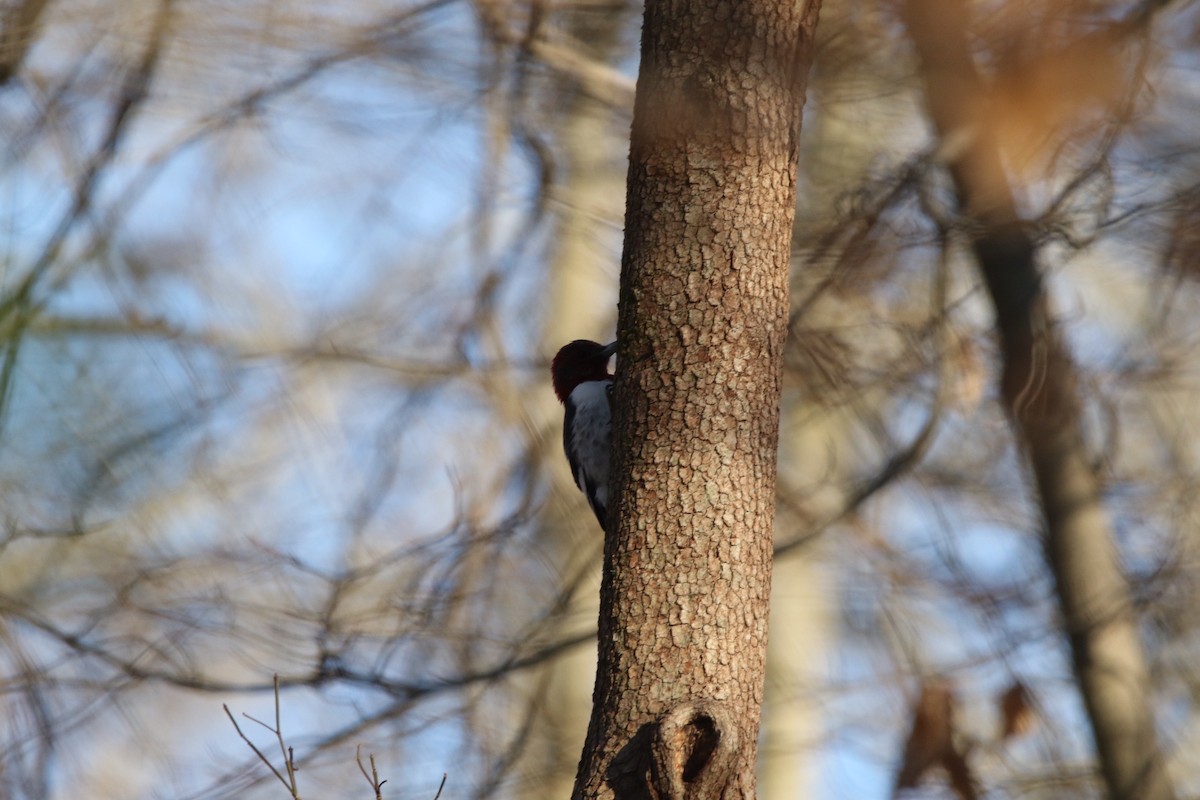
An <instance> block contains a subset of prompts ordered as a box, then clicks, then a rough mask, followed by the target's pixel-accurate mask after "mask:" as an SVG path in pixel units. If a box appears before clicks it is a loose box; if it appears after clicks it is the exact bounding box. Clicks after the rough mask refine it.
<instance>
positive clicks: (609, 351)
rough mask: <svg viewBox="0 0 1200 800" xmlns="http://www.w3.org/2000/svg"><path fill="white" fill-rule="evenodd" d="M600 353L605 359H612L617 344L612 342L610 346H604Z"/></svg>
mask: <svg viewBox="0 0 1200 800" xmlns="http://www.w3.org/2000/svg"><path fill="white" fill-rule="evenodd" d="M601 352H603V353H604V357H605V358H612V356H613V354H615V353H616V352H617V343H616V342H613V343H612V344H606V345H604V350H602V351H601Z"/></svg>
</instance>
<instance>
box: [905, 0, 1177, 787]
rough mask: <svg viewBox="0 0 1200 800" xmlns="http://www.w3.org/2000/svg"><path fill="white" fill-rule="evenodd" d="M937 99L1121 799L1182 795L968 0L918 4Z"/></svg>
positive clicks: (1011, 402)
mask: <svg viewBox="0 0 1200 800" xmlns="http://www.w3.org/2000/svg"><path fill="white" fill-rule="evenodd" d="M906 15H907V18H908V25H909V29H910V32H911V34H912V37H913V41H914V43H915V44H916V48H917V53H918V56H919V57H920V60H921V64H922V69H923V74H924V79H925V84H926V94H927V97H928V102H929V106H930V111H931V114H932V117H933V121H934V125H935V126H936V128H937V130H938V133H939V135H940V136H941V138H942V140H943V142H946V145H945V146H944V147H943V149H944V150H946V151H947V154H948V155H947V157H948V158H949V159H950V162H949V167H950V172H951V175H952V177H953V180H954V185H955V188H956V190H957V194H958V200H959V206H960V208H961V209H962V211H963V213H964V214H965V215H967V216H968V217H969V218H970V220H971V221H972V222H973V223H974V224H975V230H974V232H973V241H972V247H973V249H974V252H975V257H976V260H977V261H978V263H979V268H980V271H981V272H982V273H983V277H984V281H985V283H986V285H987V290H988V293H989V295H990V296H991V299H992V303H993V305H994V306H995V309H996V327H997V329H998V331H999V334H1000V345H1001V351H1002V354H1003V359H1004V365H1003V366H1004V369H1003V377H1002V386H1001V395H1002V397H1003V400H1004V402H1005V404H1006V405H1007V407H1008V410H1009V412H1010V414H1011V417H1012V419H1013V422H1014V424H1015V427H1016V431H1017V434H1018V437H1019V439H1020V441H1021V445H1022V447H1023V449H1024V451H1025V453H1026V455H1027V457H1028V459H1029V464H1030V466H1031V468H1032V470H1033V475H1034V479H1035V483H1036V486H1037V491H1038V497H1039V499H1040V502H1041V510H1042V517H1043V521H1044V525H1045V531H1044V536H1045V557H1046V562H1047V564H1048V565H1049V567H1050V569H1051V571H1052V572H1053V574H1054V578H1055V585H1056V588H1057V591H1058V599H1059V606H1060V608H1061V613H1062V618H1063V625H1064V626H1065V628H1066V632H1067V635H1068V640H1069V642H1070V647H1071V653H1072V657H1073V661H1074V668H1075V673H1076V677H1077V678H1078V681H1079V685H1080V689H1081V691H1082V693H1083V699H1084V703H1085V705H1086V707H1087V711H1088V715H1089V717H1090V719H1091V723H1092V732H1093V735H1094V738H1095V742H1096V750H1097V753H1098V755H1099V761H1100V768H1101V772H1102V773H1103V776H1104V780H1105V783H1106V784H1107V786H1108V793H1109V796H1110V797H1112V798H1138V800H1160V799H1162V798H1170V797H1173V791H1172V788H1171V783H1170V780H1169V779H1168V776H1167V774H1166V770H1165V767H1164V765H1163V759H1162V755H1161V753H1160V752H1159V748H1158V744H1157V742H1156V736H1155V731H1154V719H1153V715H1152V714H1151V710H1150V709H1151V707H1152V705H1151V701H1152V698H1151V694H1150V681H1149V676H1148V673H1147V670H1146V664H1145V660H1144V658H1143V655H1142V648H1141V643H1140V640H1139V637H1138V631H1137V622H1136V617H1135V615H1134V610H1133V607H1132V604H1131V599H1130V593H1129V587H1128V585H1127V582H1126V580H1125V578H1124V576H1123V575H1122V573H1121V570H1120V566H1119V562H1118V556H1117V552H1116V548H1115V546H1114V543H1113V537H1112V530H1111V524H1110V522H1109V519H1108V515H1107V514H1106V512H1105V510H1104V507H1103V505H1102V503H1101V486H1100V482H1099V479H1098V478H1097V476H1096V474H1095V472H1094V471H1093V469H1092V467H1091V465H1090V463H1089V459H1088V457H1087V453H1086V451H1085V447H1084V441H1083V434H1082V429H1081V427H1080V418H1081V406H1080V400H1079V394H1078V388H1077V385H1076V384H1077V380H1076V375H1075V372H1076V370H1075V366H1074V364H1073V363H1072V359H1071V356H1070V353H1069V352H1068V350H1067V346H1066V343H1065V341H1064V340H1063V338H1062V336H1061V334H1060V333H1059V331H1058V330H1057V328H1056V327H1055V324H1054V321H1053V319H1052V315H1051V310H1050V309H1051V304H1050V301H1049V299H1048V297H1047V293H1046V290H1045V288H1044V286H1043V284H1042V280H1041V276H1040V274H1039V272H1038V269H1037V265H1036V263H1035V255H1036V248H1035V243H1034V241H1033V239H1032V237H1031V235H1030V233H1029V231H1028V229H1027V228H1026V226H1024V225H1023V224H1022V222H1021V220H1020V219H1019V217H1018V216H1017V212H1016V206H1015V203H1014V201H1013V194H1012V189H1011V187H1010V185H1009V182H1008V177H1007V175H1006V173H1005V170H1004V167H1003V164H1002V162H1001V159H1000V151H999V147H998V145H997V142H996V141H995V139H994V137H993V136H991V135H990V132H989V131H988V130H987V129H986V126H985V125H982V124H980V122H981V118H980V116H979V115H978V114H977V109H979V108H980V107H981V105H982V102H983V98H984V94H983V91H982V86H981V82H980V79H979V77H978V73H977V72H976V69H975V64H974V62H973V60H972V58H971V55H970V52H969V50H968V47H967V38H966V23H967V19H966V10H965V8H964V6H963V3H962V0H949V1H948V2H947V0H907V3H906Z"/></svg>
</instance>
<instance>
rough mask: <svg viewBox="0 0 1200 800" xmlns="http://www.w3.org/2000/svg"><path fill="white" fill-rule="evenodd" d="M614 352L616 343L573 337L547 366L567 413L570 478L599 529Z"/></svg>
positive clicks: (565, 441)
mask: <svg viewBox="0 0 1200 800" xmlns="http://www.w3.org/2000/svg"><path fill="white" fill-rule="evenodd" d="M615 352H617V343H616V342H613V343H612V344H608V345H603V344H600V343H598V342H589V341H588V340H587V339H576V340H575V341H573V342H571V343H570V344H568V345H565V346H564V347H563V348H562V349H561V350H559V351H558V355H556V356H554V360H553V361H552V362H550V378H551V380H552V381H553V382H554V393H555V394H556V395H558V399H559V400H560V401H561V402H562V404H563V408H564V409H566V417H565V418H564V420H563V448H564V449H565V450H566V451H567V461H568V462H570V464H571V475H572V476H574V478H575V484H576V485H577V486H578V487H579V488H580V489H581V490H583V493H584V494H585V495H587V499H588V504H589V505H591V507H592V511H595V512H596V519H598V520H600V527H601V528H603V527H604V512H605V509H606V508H607V506H608V440H609V438H610V436H611V434H612V407H611V405H610V402H611V399H612V385H613V377H612V375H610V374H609V372H608V359H610V358H612V355H613V353H615Z"/></svg>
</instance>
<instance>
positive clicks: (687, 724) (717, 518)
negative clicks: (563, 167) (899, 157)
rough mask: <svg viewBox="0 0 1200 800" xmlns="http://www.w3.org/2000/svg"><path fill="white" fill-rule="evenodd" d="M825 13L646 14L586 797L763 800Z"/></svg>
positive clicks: (670, 3)
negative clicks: (785, 376)
mask: <svg viewBox="0 0 1200 800" xmlns="http://www.w3.org/2000/svg"><path fill="white" fill-rule="evenodd" d="M818 6H819V2H818V1H817V0H814V1H813V2H811V3H805V2H803V1H802V0H801V1H800V2H794V3H778V2H769V1H768V0H745V1H744V2H736V3H733V2H721V1H720V0H699V1H697V0H691V1H686V0H667V1H665V2H664V1H661V0H650V2H648V3H647V4H646V14H645V24H644V29H643V38H642V61H641V71H640V74H639V77H638V87H637V100H636V104H635V111H634V124H633V134H632V147H631V153H630V167H629V186H628V206H627V212H626V214H627V216H626V240H625V252H624V256H623V259H622V270H621V299H620V315H619V321H618V338H619V340H620V342H621V344H620V347H619V350H618V353H617V364H618V369H617V385H616V397H615V403H614V405H615V428H614V445H613V446H614V458H615V461H614V474H613V479H612V482H613V490H614V495H613V497H612V499H611V500H610V506H609V507H610V510H615V512H616V513H613V514H611V515H610V518H609V520H610V521H609V525H610V531H609V533H608V536H607V537H606V545H605V575H604V583H603V587H602V590H601V611H600V634H599V651H600V653H599V669H598V674H597V679H596V689H595V695H594V709H593V714H592V718H591V722H590V726H589V729H588V738H587V742H586V744H585V748H584V753H583V758H582V759H581V762H580V769H579V775H578V778H577V781H576V786H575V792H574V795H573V796H574V797H576V798H600V797H603V798H611V797H615V798H680V799H682V798H685V797H686V798H714V799H715V798H750V797H753V796H754V790H755V787H754V765H755V756H756V739H757V731H758V720H759V712H760V707H761V703H762V693H763V669H764V662H765V648H766V641H767V608H768V597H769V594H770V576H771V555H772V530H773V517H774V509H775V464H776V444H777V439H778V427H779V397H780V374H781V368H782V360H781V356H782V347H783V341H784V336H785V331H786V323H787V315H788V286H787V276H788V259H789V249H790V239H791V230H792V217H793V209H794V203H795V178H796V152H797V142H798V139H799V132H800V112H801V108H802V107H803V101H804V80H805V77H806V75H807V71H808V64H809V60H810V52H811V41H812V32H813V30H814V28H815V26H816V18H817V10H818Z"/></svg>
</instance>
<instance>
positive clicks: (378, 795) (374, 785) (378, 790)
mask: <svg viewBox="0 0 1200 800" xmlns="http://www.w3.org/2000/svg"><path fill="white" fill-rule="evenodd" d="M367 758H369V759H370V760H371V773H370V774H369V775H368V774H367V768H366V767H365V766H363V762H362V745H361V744H360V745H358V746H357V747H355V748H354V761H355V763H357V764H358V771H359V772H361V773H362V774H363V777H364V778H366V779H367V781H368V782H369V783H370V784H371V789H372V791H374V792H375V800H383V785H384V784H385V783H387V780H386V779H384V780H382V781H381V780H379V771H378V770H377V769H375V754H374V753H370V754H369V755H368V756H367ZM442 780H443V781H444V780H445V778H443V779H442Z"/></svg>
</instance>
